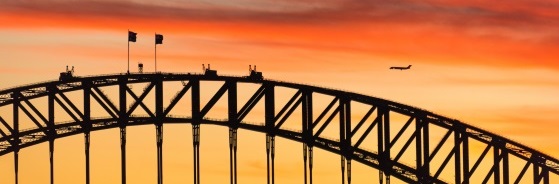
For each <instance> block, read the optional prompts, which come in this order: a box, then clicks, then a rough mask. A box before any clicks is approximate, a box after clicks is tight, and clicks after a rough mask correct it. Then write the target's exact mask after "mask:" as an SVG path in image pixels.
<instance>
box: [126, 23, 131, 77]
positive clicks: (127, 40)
mask: <svg viewBox="0 0 559 184" xmlns="http://www.w3.org/2000/svg"><path fill="white" fill-rule="evenodd" d="M127 34H129V35H128V39H126V42H127V43H128V70H127V73H128V74H130V29H128V33H127Z"/></svg>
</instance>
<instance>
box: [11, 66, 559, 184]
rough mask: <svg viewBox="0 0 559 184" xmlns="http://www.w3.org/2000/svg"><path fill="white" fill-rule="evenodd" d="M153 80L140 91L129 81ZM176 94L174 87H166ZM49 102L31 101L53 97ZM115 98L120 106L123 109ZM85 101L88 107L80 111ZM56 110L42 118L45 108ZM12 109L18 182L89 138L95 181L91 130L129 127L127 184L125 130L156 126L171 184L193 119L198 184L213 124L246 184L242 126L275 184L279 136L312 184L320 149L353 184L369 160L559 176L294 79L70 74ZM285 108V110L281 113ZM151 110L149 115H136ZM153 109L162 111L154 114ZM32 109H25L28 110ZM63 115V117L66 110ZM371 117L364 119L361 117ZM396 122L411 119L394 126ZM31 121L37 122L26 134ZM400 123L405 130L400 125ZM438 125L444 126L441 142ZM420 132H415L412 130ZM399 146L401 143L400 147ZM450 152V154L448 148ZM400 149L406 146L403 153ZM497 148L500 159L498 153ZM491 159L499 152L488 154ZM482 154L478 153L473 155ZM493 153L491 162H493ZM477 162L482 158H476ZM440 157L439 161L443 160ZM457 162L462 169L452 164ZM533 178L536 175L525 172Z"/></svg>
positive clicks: (422, 176) (398, 167) (532, 154)
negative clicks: (68, 140)
mask: <svg viewBox="0 0 559 184" xmlns="http://www.w3.org/2000/svg"><path fill="white" fill-rule="evenodd" d="M205 81H217V82H221V83H222V85H221V86H220V87H219V89H218V90H217V91H216V92H215V93H213V94H211V98H210V99H209V101H208V102H207V103H206V104H202V103H201V100H200V99H201V97H200V96H201V92H200V91H201V88H202V87H203V86H202V85H200V83H201V82H205ZM168 82H175V83H177V82H181V83H180V84H182V85H181V89H180V90H179V91H178V92H177V93H176V95H175V96H173V97H172V98H171V101H170V103H168V105H166V106H165V105H164V102H163V101H164V100H163V99H164V98H163V93H164V89H163V86H164V85H163V84H164V83H168ZM241 83H249V84H254V85H257V86H258V89H257V90H256V92H254V93H253V94H251V95H250V98H249V99H248V101H247V102H246V103H244V104H243V105H239V102H240V101H239V100H238V85H239V84H241ZM132 84H146V85H147V87H146V88H144V89H143V90H142V92H141V93H140V94H137V93H135V92H134V91H133V90H132V89H131V87H130V85H132ZM109 86H113V87H117V89H118V90H116V91H117V93H118V95H117V96H118V99H116V100H115V99H110V98H109V95H107V93H106V92H105V91H104V90H102V87H109ZM281 88H287V89H293V90H295V91H296V92H295V94H293V95H292V96H291V95H290V96H289V97H290V98H289V100H288V101H287V102H286V103H285V104H283V103H281V104H280V103H279V101H278V100H277V99H276V96H277V95H278V93H280V91H279V90H278V89H281ZM70 92H74V93H75V92H78V93H80V95H82V96H81V97H82V98H80V99H79V100H80V101H79V102H76V100H75V99H74V100H71V99H70V98H69V97H68V95H67V94H68V93H70ZM166 92H167V93H169V91H166ZM150 93H153V94H154V97H155V98H154V103H153V104H154V105H153V107H151V108H150V106H149V105H150V104H151V103H147V102H146V96H148V94H150ZM186 94H189V95H190V97H191V98H190V99H188V100H189V101H190V104H189V105H190V109H191V110H192V112H191V115H190V116H187V115H176V114H171V113H170V112H171V111H172V110H173V109H174V108H175V107H176V106H177V104H178V102H179V101H180V100H181V99H183V98H186V97H185V96H186ZM316 95H323V96H329V97H331V99H332V100H331V101H329V103H328V105H327V106H325V108H324V109H322V110H319V111H317V110H316V108H313V105H315V103H316V102H315V100H313V99H315V98H316ZM45 98H46V100H44V101H45V102H46V104H45V103H43V104H38V103H39V102H36V101H32V100H33V99H45ZM220 99H227V117H228V118H226V119H212V118H209V117H207V114H208V112H209V111H210V110H211V109H212V108H213V107H214V106H215V105H216V103H217V102H218V101H219V100H220ZM115 101H116V103H114V102H115ZM259 102H262V103H264V109H262V110H263V112H264V116H265V117H264V122H258V123H250V122H247V121H245V118H246V117H247V115H248V114H249V113H251V112H252V111H253V110H254V108H255V107H256V104H258V103H259ZM93 103H96V104H98V105H99V106H101V107H102V109H103V111H105V112H106V113H107V114H108V115H109V117H92V115H91V114H92V113H91V109H92V104H93ZM76 104H80V105H81V104H83V107H78V105H76ZM354 104H361V105H362V106H366V107H367V110H366V111H365V113H360V112H358V111H355V110H353V109H354V108H352V107H353V106H354ZM39 105H43V106H46V107H48V108H47V112H46V113H45V112H41V111H40V110H38V108H37V106H39ZM4 106H7V107H10V106H11V107H13V108H12V111H11V113H12V114H11V116H12V119H11V120H10V119H4V118H2V117H1V116H0V123H1V124H2V125H0V135H1V137H0V156H3V155H7V154H13V155H14V171H15V173H14V174H15V183H16V184H17V183H18V172H19V168H18V166H19V157H18V153H19V151H20V150H21V149H24V148H27V147H31V146H34V145H37V144H39V143H43V142H48V143H49V152H50V155H49V158H50V178H51V180H50V181H51V183H54V174H53V173H54V167H53V163H54V157H53V155H54V149H55V146H54V142H55V140H56V139H59V138H62V137H67V136H72V135H77V134H83V135H84V136H85V142H84V145H85V163H86V164H85V172H86V181H85V183H89V182H90V163H89V159H90V157H89V147H90V133H91V132H92V131H100V130H105V129H111V128H118V129H119V130H120V144H121V147H120V148H121V174H122V175H121V176H122V177H121V178H122V180H121V181H122V183H123V184H124V183H126V128H127V127H128V126H137V125H155V127H156V135H157V167H158V168H157V170H158V174H157V175H158V183H160V184H161V183H163V149H162V144H163V128H162V127H163V125H164V124H172V123H186V124H188V123H189V124H191V125H192V136H193V147H194V149H193V151H194V154H193V155H194V158H193V166H194V167H193V176H194V183H195V184H199V183H200V164H201V163H200V149H199V146H200V144H201V142H200V134H201V133H202V132H201V131H200V126H201V125H203V124H211V125H218V126H224V127H228V128H229V150H230V182H231V183H232V184H235V183H237V130H238V129H246V130H250V131H255V132H261V133H264V134H266V148H265V149H266V154H267V182H268V183H272V184H273V183H274V182H275V170H274V168H275V162H274V159H275V138H276V137H278V136H279V137H282V138H286V139H289V140H292V141H296V142H299V143H302V144H303V145H304V146H303V155H304V167H305V170H304V177H305V183H312V182H313V149H314V148H319V149H323V150H326V151H329V152H332V153H335V154H337V155H340V159H341V174H342V178H341V180H340V182H341V183H346V182H347V183H351V164H352V162H353V161H357V162H359V163H362V164H364V165H366V166H368V167H372V168H375V169H377V170H378V172H379V173H378V174H379V178H380V181H379V182H380V183H390V179H391V177H396V178H398V179H399V180H402V181H404V182H408V183H471V179H472V177H473V176H474V175H475V176H476V177H482V178H483V183H487V182H491V180H492V182H493V183H497V184H498V183H504V184H507V183H545V184H548V183H549V182H550V173H551V175H559V161H558V160H557V159H555V158H553V157H550V156H548V155H546V154H543V153H541V152H538V151H536V150H534V149H531V148H529V147H527V146H524V145H522V144H519V143H517V142H515V141H511V140H509V139H507V138H504V137H502V136H499V135H496V134H493V133H490V132H488V131H485V130H482V129H480V128H477V127H474V126H471V125H468V124H465V123H462V122H460V121H458V120H455V119H451V118H447V117H444V116H440V115H437V114H435V113H432V112H429V111H426V110H423V109H419V108H416V107H412V106H408V105H404V104H400V103H397V102H393V101H389V100H384V99H380V98H376V97H371V96H366V95H361V94H357V93H352V92H345V91H340V90H334V89H328V88H323V87H316V86H310V85H303V84H296V83H290V82H282V81H274V80H263V79H262V78H253V77H250V76H217V75H205V74H190V73H188V74H180V73H132V74H130V73H128V74H114V75H99V76H88V77H68V78H64V79H61V80H58V81H50V82H43V83H36V84H30V85H26V86H19V87H14V88H11V89H5V90H2V91H0V107H4ZM55 107H59V108H62V109H63V112H64V113H66V115H68V116H69V117H70V118H71V121H65V122H56V121H55ZM276 107H280V108H276ZM138 109H142V110H143V111H145V112H146V114H147V115H145V116H143V115H142V116H138V115H133V113H134V112H135V111H137V110H138ZM152 109H155V110H154V111H152ZM298 109H299V110H300V111H301V112H300V114H301V116H300V117H296V118H300V119H299V120H298V122H297V123H299V124H300V125H299V126H300V129H299V130H290V129H287V128H285V123H286V122H287V120H288V119H289V118H290V117H291V116H295V115H294V114H297V113H294V112H295V111H296V110H298ZM21 112H23V113H21ZM57 113H58V112H57ZM354 116H359V117H362V118H361V119H360V120H358V121H355V119H353V118H352V117H354ZM391 116H402V117H405V119H404V120H402V121H400V120H395V119H394V118H391ZM23 117H25V118H27V119H29V120H30V123H31V124H32V125H34V127H32V128H20V125H21V123H22V121H21V119H22V118H23ZM396 123H400V124H401V125H402V126H395V124H396ZM329 127H335V128H336V129H337V130H336V132H338V134H337V136H338V137H337V138H334V139H333V138H328V137H326V136H324V131H325V129H327V128H329ZM434 129H438V130H442V134H441V135H442V136H439V138H438V139H439V141H433V140H434V139H435V138H434V137H436V136H435V135H434V133H433V131H434ZM406 132H411V133H406ZM369 138H374V140H375V142H374V145H373V146H372V147H374V150H368V149H365V148H364V147H363V144H364V142H366V141H365V140H366V139H369ZM473 142H476V143H481V144H482V145H483V146H484V149H481V150H476V149H472V148H471V147H472V146H471V144H472V143H473ZM396 145H400V146H396ZM445 146H446V147H449V148H450V149H443V147H445ZM396 147H398V148H396ZM406 152H413V153H412V154H411V155H413V156H412V157H413V158H411V159H409V160H412V161H413V162H414V163H409V162H404V161H402V160H403V157H404V156H403V155H404V154H405V153H406ZM490 152H492V154H491V153H490ZM488 153H490V154H488ZM474 155H475V156H474ZM488 155H492V156H488ZM472 158H474V159H472ZM513 158H514V159H515V160H517V161H518V162H522V168H521V169H520V170H519V171H518V172H514V173H513V172H511V167H512V166H511V165H512V163H511V161H510V160H512V159H513ZM436 159H437V160H439V161H437V162H435V161H434V160H436ZM449 163H451V164H450V165H453V166H449ZM482 164H488V165H491V168H490V169H488V171H481V170H480V169H478V168H480V165H482ZM445 169H450V170H451V171H452V173H453V174H454V175H453V176H450V177H448V176H447V177H446V178H445V177H443V176H442V173H443V170H445ZM527 172H531V173H532V174H526V173H527Z"/></svg>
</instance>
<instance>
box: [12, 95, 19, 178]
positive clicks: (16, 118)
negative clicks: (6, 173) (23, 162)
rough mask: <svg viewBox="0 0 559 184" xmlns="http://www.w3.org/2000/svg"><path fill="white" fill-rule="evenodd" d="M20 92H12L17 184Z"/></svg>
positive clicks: (16, 176) (17, 176)
mask: <svg viewBox="0 0 559 184" xmlns="http://www.w3.org/2000/svg"><path fill="white" fill-rule="evenodd" d="M19 94H20V93H19V91H14V92H12V100H13V101H14V103H13V118H14V122H13V126H14V135H13V136H12V137H13V140H12V141H13V142H14V144H15V145H14V177H15V178H14V180H15V183H16V184H18V182H19V143H20V140H19V103H20V101H19Z"/></svg>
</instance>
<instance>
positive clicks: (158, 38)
mask: <svg viewBox="0 0 559 184" xmlns="http://www.w3.org/2000/svg"><path fill="white" fill-rule="evenodd" d="M155 44H163V35H160V34H155Z"/></svg>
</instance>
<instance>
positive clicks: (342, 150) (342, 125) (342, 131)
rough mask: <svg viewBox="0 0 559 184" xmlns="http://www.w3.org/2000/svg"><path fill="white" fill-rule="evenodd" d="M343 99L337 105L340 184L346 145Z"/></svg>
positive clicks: (343, 170) (343, 172)
mask: <svg viewBox="0 0 559 184" xmlns="http://www.w3.org/2000/svg"><path fill="white" fill-rule="evenodd" d="M345 102H346V100H345V98H343V97H341V98H340V101H339V104H338V110H339V112H340V125H339V126H340V132H339V134H340V157H341V168H342V184H344V183H345V164H346V163H345V160H346V158H345V155H346V154H347V145H346V135H345V133H346V132H345V128H346V127H345V126H346V124H345V120H346V116H345V114H346V112H345Z"/></svg>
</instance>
